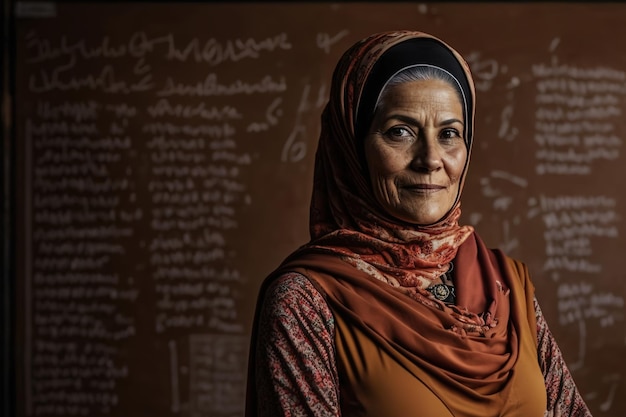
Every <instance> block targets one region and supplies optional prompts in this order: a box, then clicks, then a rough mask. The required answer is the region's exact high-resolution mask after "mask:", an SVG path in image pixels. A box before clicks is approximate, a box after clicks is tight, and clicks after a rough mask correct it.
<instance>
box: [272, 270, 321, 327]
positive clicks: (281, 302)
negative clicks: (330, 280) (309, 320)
mask: <svg viewBox="0 0 626 417" xmlns="http://www.w3.org/2000/svg"><path fill="white" fill-rule="evenodd" d="M264 299H265V302H266V303H272V304H274V307H280V309H281V310H282V309H284V308H288V309H298V310H303V309H305V310H309V311H310V310H316V311H318V313H321V314H323V315H324V316H327V315H329V314H330V309H329V307H328V304H327V302H326V299H325V298H324V296H323V294H322V293H321V292H320V290H318V288H317V287H316V286H315V285H314V284H313V282H312V281H311V280H310V279H309V278H308V277H306V276H305V275H303V274H301V273H299V272H286V273H283V274H281V275H279V276H277V277H274V278H273V280H272V281H271V282H270V283H269V284H268V286H267V289H266V290H265V294H264Z"/></svg>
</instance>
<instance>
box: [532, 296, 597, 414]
mask: <svg viewBox="0 0 626 417" xmlns="http://www.w3.org/2000/svg"><path fill="white" fill-rule="evenodd" d="M534 304H535V315H536V317H537V342H538V347H537V354H538V356H539V365H540V367H541V371H542V372H543V378H544V380H545V382H546V390H547V394H548V406H547V410H546V413H545V415H544V416H545V417H552V416H554V417H557V416H558V417H561V416H563V417H591V412H590V411H589V409H588V408H587V405H586V404H585V401H584V400H583V398H582V396H581V395H580V393H579V392H578V388H576V384H575V383H574V378H572V374H571V373H570V371H569V369H568V367H567V365H566V364H565V360H564V359H563V355H562V354H561V350H560V349H559V347H558V345H557V343H556V340H555V339H554V337H553V336H552V333H551V332H550V329H549V328H548V323H547V322H546V319H545V317H544V316H543V313H542V312H541V308H540V307H539V303H538V301H537V299H536V298H535V300H534Z"/></svg>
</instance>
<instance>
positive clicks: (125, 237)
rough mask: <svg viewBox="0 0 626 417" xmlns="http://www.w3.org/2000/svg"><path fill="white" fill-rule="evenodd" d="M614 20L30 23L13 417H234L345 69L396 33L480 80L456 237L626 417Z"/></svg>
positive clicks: (493, 16)
mask: <svg viewBox="0 0 626 417" xmlns="http://www.w3.org/2000/svg"><path fill="white" fill-rule="evenodd" d="M625 13H626V5H622V4H601V5H596V4H591V3H553V4H546V5H543V4H530V3H529V4H526V3H494V4H487V3H475V4H472V3H465V4H454V3H442V4H431V3H419V4H418V3H391V4H382V3H343V4H341V3H339V4H331V3H302V4H298V3H295V4H291V3H284V4H283V3H275V4H263V3H248V4H246V3H235V4H230V5H227V4H219V3H186V4H178V3H128V4H125V3H119V4H116V3H111V4H104V3H102V4H95V3H94V4H81V3H44V4H39V5H36V6H35V7H32V5H31V6H29V5H28V4H22V5H19V4H18V7H17V22H16V29H17V34H16V45H15V53H16V62H15V64H16V65H15V79H16V87H15V116H16V117H15V129H16V151H17V184H16V190H17V202H16V204H17V206H16V207H17V219H16V220H17V222H16V227H17V236H18V239H17V242H16V246H15V251H16V254H17V261H16V262H17V265H16V270H17V291H18V294H17V302H16V304H17V308H18V312H17V313H18V314H17V315H18V317H17V318H18V321H17V332H18V333H17V341H18V345H17V352H18V358H17V362H16V364H17V365H16V366H17V371H18V375H17V376H18V381H17V382H18V384H17V390H18V394H19V398H18V412H19V413H18V414H19V415H20V416H23V415H40V416H70V415H90V416H96V415H106V416H130V415H153V416H174V415H185V416H239V415H242V412H243V395H244V383H245V367H246V363H245V362H246V354H247V348H248V346H247V343H248V332H249V328H250V323H251V318H252V311H253V307H254V303H255V297H256V291H257V289H258V286H259V284H260V282H261V280H262V279H263V277H264V276H265V275H266V274H267V273H268V272H269V271H271V270H272V268H273V267H275V266H276V265H277V264H278V263H279V262H280V261H281V259H282V258H283V257H284V256H286V255H287V254H288V253H289V252H290V251H291V250H293V249H294V248H295V247H297V246H298V245H300V244H302V243H304V242H305V241H306V240H307V237H308V232H307V222H308V203H309V196H310V184H311V178H312V161H313V157H314V152H315V143H316V140H317V135H318V134H319V123H318V122H319V115H320V112H321V110H322V107H323V105H324V102H325V99H326V97H327V92H328V87H329V81H330V75H331V71H332V68H333V65H334V63H335V62H336V61H337V59H338V58H339V56H340V54H341V53H342V51H344V50H345V49H346V48H347V47H348V46H349V45H351V44H352V43H353V42H354V41H356V40H357V39H360V38H362V37H363V36H365V35H367V34H369V33H372V32H375V31H380V30H391V29H403V28H406V29H416V30H423V31H426V32H430V33H432V34H435V35H437V36H439V37H441V38H443V39H444V40H446V41H447V42H448V43H450V44H451V45H453V46H454V47H455V48H457V49H458V50H459V51H460V52H461V53H462V54H463V55H464V56H465V57H467V59H468V61H469V63H470V66H471V67H472V70H473V72H474V74H475V78H476V82H477V87H478V104H477V126H476V139H475V147H474V151H473V155H472V164H471V167H470V173H469V177H468V181H467V184H466V188H465V192H464V197H463V219H464V222H466V223H471V224H473V225H475V226H476V228H477V230H478V231H479V232H480V234H481V235H482V236H483V238H484V239H485V240H486V241H487V243H488V244H489V245H490V246H494V247H496V246H497V247H501V248H503V249H505V250H506V251H507V252H508V253H509V254H510V255H512V256H514V257H517V258H520V259H522V260H524V261H525V262H526V263H527V264H528V265H529V267H530V269H531V271H532V276H533V279H534V282H535V285H536V290H537V297H538V298H539V301H540V303H541V306H542V308H543V311H544V314H545V315H546V317H547V319H548V321H549V323H550V326H551V330H552V332H553V333H554V334H555V336H556V338H557V340H558V341H559V343H560V346H561V348H562V350H563V353H564V355H565V358H566V360H567V362H568V364H569V365H570V366H571V368H572V372H573V374H574V377H575V379H576V381H577V383H578V385H579V388H580V390H581V391H582V393H583V395H584V396H585V398H586V400H587V402H588V404H589V406H590V407H591V409H592V411H593V413H594V415H596V416H602V415H606V416H623V415H625V413H626V388H625V386H626V380H625V378H626V360H625V359H624V358H625V357H626V332H625V331H624V329H625V326H624V297H625V296H626V289H625V286H624V282H625V280H624V278H625V274H624V272H623V271H624V267H623V259H622V258H623V256H624V255H623V254H624V252H625V251H624V249H626V239H625V237H624V228H623V217H624V213H625V211H626V210H625V209H624V201H623V194H624V193H623V191H624V185H623V183H624V178H625V174H626V168H625V164H624V156H623V154H622V143H623V137H622V132H623V131H624V128H625V127H626V122H624V121H623V112H624V109H626V107H625V105H624V93H625V92H626V73H625V72H624V70H625V68H626V55H625V54H623V53H622V51H621V46H622V43H623V40H624V39H626V26H624V25H623V16H624V14H625Z"/></svg>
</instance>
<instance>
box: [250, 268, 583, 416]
mask: <svg viewBox="0 0 626 417" xmlns="http://www.w3.org/2000/svg"><path fill="white" fill-rule="evenodd" d="M534 308H535V314H536V318H537V337H538V346H537V352H538V357H539V365H540V367H541V370H542V373H543V376H544V379H545V384H546V389H547V394H548V406H547V409H546V412H545V417H550V416H567V417H591V413H590V412H589V410H588V408H587V406H586V405H585V402H584V401H583V399H582V397H581V395H580V393H579V392H578V390H577V388H576V385H575V383H574V380H573V378H572V376H571V374H570V372H569V370H568V368H567V365H566V364H565V361H564V360H563V356H562V354H561V351H560V350H559V347H558V345H557V343H556V341H555V340H554V337H553V336H552V334H551V333H550V330H549V328H548V325H547V323H546V321H545V318H544V316H543V314H542V313H541V309H540V307H539V304H538V303H537V300H536V299H535V300H534ZM258 324H259V337H258V339H257V351H256V352H257V353H256V358H257V369H258V371H257V377H256V390H257V395H258V398H260V399H261V400H260V401H259V407H258V410H257V416H258V417H270V416H271V417H277V416H286V417H287V416H289V417H296V416H311V417H313V416H316V417H319V416H325V417H326V416H327V417H339V416H341V410H340V402H341V398H340V394H339V392H340V390H339V382H338V378H339V377H338V372H337V367H336V363H335V349H334V320H333V315H332V313H331V310H330V309H329V307H328V305H327V304H326V301H325V300H324V298H323V296H322V295H321V294H320V293H319V292H318V290H317V289H316V288H315V287H314V286H313V284H311V282H310V281H309V280H308V279H307V278H306V277H304V276H302V275H300V274H297V273H290V274H285V275H283V276H281V277H280V278H278V279H277V280H276V281H274V283H273V284H272V285H271V286H270V287H269V288H268V291H267V292H266V296H265V299H264V300H263V306H262V309H261V314H260V316H259V323H258Z"/></svg>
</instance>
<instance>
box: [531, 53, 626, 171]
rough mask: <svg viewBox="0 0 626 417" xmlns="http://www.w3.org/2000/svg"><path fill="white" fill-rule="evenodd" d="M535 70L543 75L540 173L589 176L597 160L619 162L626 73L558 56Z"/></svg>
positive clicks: (538, 124)
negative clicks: (560, 59)
mask: <svg viewBox="0 0 626 417" xmlns="http://www.w3.org/2000/svg"><path fill="white" fill-rule="evenodd" d="M532 71H533V75H534V76H535V77H536V78H537V81H536V90H537V95H536V96H535V102H536V104H537V108H536V111H535V135H534V136H535V142H536V143H537V144H538V145H539V148H538V149H537V151H536V152H535V158H536V161H537V164H536V166H535V169H536V172H537V174H539V175H589V174H591V173H592V168H593V166H594V165H595V164H596V163H597V161H615V160H617V159H618V158H619V156H620V149H621V146H622V138H621V137H619V136H618V135H617V134H616V129H615V128H614V124H615V123H616V122H617V120H618V118H619V117H620V116H621V115H622V110H621V107H620V103H621V100H622V97H623V96H624V95H625V94H626V84H625V83H624V81H625V80H626V72H623V71H620V70H615V69H612V68H607V67H595V68H579V67H574V66H571V65H565V64H561V65H559V64H558V62H556V60H555V61H553V62H552V63H551V64H536V65H533V67H532Z"/></svg>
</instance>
